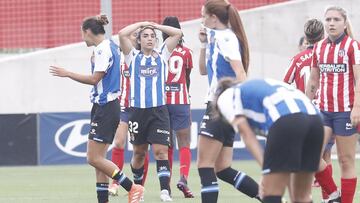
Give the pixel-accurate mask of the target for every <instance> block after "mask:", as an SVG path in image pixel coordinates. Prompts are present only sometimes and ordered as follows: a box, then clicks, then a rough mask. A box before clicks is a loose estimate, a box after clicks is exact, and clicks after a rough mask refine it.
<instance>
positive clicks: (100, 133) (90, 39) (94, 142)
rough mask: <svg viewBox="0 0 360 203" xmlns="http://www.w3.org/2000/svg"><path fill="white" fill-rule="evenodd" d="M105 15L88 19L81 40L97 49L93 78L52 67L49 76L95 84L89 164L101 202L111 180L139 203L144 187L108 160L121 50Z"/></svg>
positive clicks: (115, 119)
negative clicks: (108, 36)
mask: <svg viewBox="0 0 360 203" xmlns="http://www.w3.org/2000/svg"><path fill="white" fill-rule="evenodd" d="M108 22H109V21H108V20H107V18H106V16H105V15H101V16H96V17H89V18H86V19H85V20H84V22H83V24H82V37H83V40H84V41H85V42H86V45H87V46H95V49H94V51H93V55H92V57H91V72H92V75H81V74H77V73H74V72H70V71H67V70H66V69H64V68H60V67H56V66H51V68H50V73H51V74H52V75H54V76H58V77H68V78H70V79H72V80H75V81H77V82H80V83H84V84H88V85H93V89H92V91H91V102H92V103H93V107H92V110H91V129H90V132H89V140H88V144H87V160H88V163H89V164H90V165H91V166H93V167H94V168H95V171H96V191H97V198H98V202H99V203H107V202H108V201H109V200H108V187H109V184H108V181H109V180H108V177H111V178H112V179H114V180H116V181H118V182H119V184H120V185H121V186H122V187H123V188H124V189H125V190H127V191H128V192H129V197H128V198H129V202H139V200H140V197H141V196H142V194H143V192H144V188H143V187H142V186H141V185H136V184H133V183H132V182H131V180H129V179H128V178H127V177H126V176H125V175H124V174H123V173H122V171H121V170H119V168H118V167H117V166H116V165H115V164H114V163H113V162H111V161H109V160H107V159H106V158H105V155H106V152H107V149H108V148H109V146H110V144H111V143H112V141H113V139H114V135H115V131H116V127H117V125H118V124H119V115H120V106H119V101H118V99H117V98H118V96H119V95H120V71H119V66H120V55H119V47H118V46H117V45H116V44H115V43H114V42H113V41H111V40H108V39H105V30H104V25H106V24H107V23H108Z"/></svg>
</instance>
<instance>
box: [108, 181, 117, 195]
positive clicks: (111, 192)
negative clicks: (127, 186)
mask: <svg viewBox="0 0 360 203" xmlns="http://www.w3.org/2000/svg"><path fill="white" fill-rule="evenodd" d="M118 189H119V185H118V184H117V183H115V182H114V183H112V184H111V185H110V186H109V189H108V190H109V195H111V196H118V195H119V194H118Z"/></svg>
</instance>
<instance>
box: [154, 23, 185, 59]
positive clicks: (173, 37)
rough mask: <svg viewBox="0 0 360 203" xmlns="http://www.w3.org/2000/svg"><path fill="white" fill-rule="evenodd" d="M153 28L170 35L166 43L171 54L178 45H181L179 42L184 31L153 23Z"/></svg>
mask: <svg viewBox="0 0 360 203" xmlns="http://www.w3.org/2000/svg"><path fill="white" fill-rule="evenodd" d="M153 26H154V27H155V28H156V29H158V30H160V31H161V32H164V33H166V34H167V35H169V37H168V38H167V39H166V40H165V42H164V43H165V44H166V46H167V48H168V50H169V52H170V53H171V52H172V51H173V50H174V49H175V47H176V45H177V44H178V43H179V40H180V38H181V37H182V35H183V33H182V31H181V30H180V29H178V28H175V27H171V26H167V25H160V24H157V23H153Z"/></svg>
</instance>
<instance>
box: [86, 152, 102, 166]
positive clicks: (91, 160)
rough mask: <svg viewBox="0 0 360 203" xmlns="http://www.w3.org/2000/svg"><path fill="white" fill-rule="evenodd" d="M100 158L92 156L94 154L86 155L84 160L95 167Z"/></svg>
mask: <svg viewBox="0 0 360 203" xmlns="http://www.w3.org/2000/svg"><path fill="white" fill-rule="evenodd" d="M99 160H100V158H99V157H98V156H94V155H89V154H88V155H87V157H86V161H87V163H88V164H89V165H91V166H93V167H96V166H97V165H98V163H99Z"/></svg>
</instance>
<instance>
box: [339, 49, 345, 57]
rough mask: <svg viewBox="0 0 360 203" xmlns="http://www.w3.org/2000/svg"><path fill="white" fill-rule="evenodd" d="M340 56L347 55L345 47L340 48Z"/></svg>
mask: <svg viewBox="0 0 360 203" xmlns="http://www.w3.org/2000/svg"><path fill="white" fill-rule="evenodd" d="M339 56H340V57H344V56H345V50H344V49H340V50H339Z"/></svg>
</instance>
